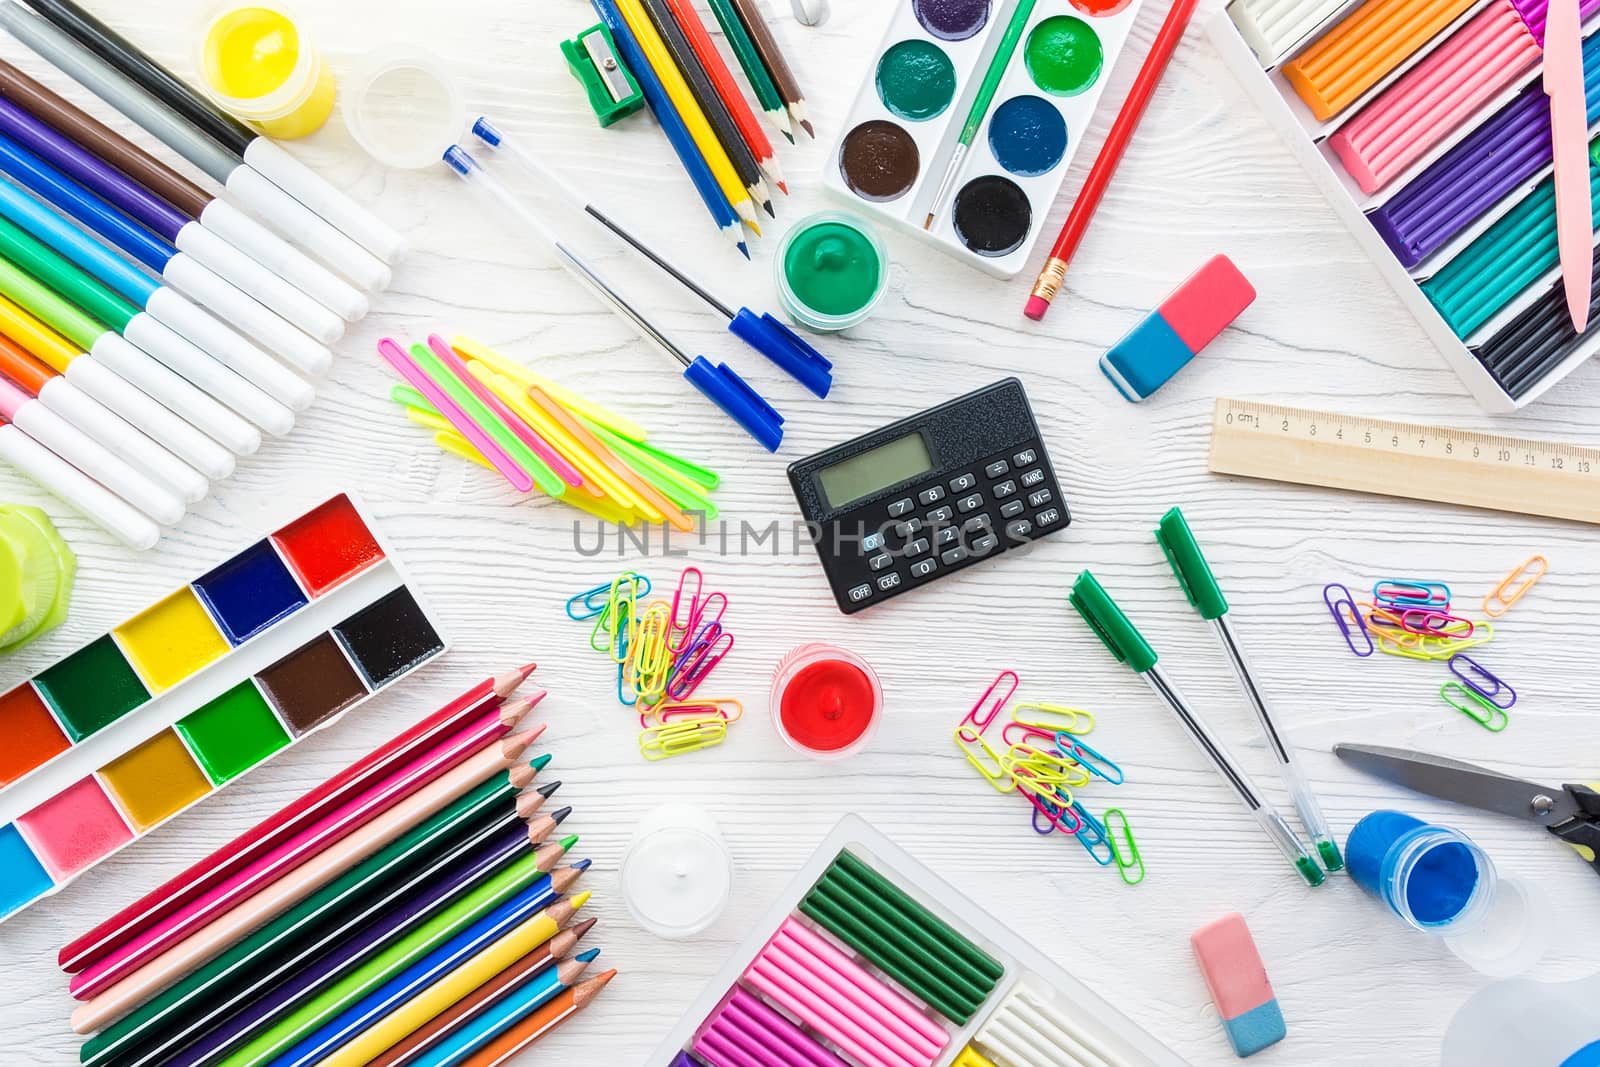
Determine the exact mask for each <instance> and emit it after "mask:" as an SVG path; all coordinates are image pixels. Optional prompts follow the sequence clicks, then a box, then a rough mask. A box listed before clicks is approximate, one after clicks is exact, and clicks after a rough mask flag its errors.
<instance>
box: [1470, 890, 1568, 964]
mask: <svg viewBox="0 0 1600 1067" xmlns="http://www.w3.org/2000/svg"><path fill="white" fill-rule="evenodd" d="M1549 903H1550V902H1549V901H1548V900H1546V899H1544V893H1543V891H1542V890H1540V889H1539V888H1538V887H1536V886H1535V885H1534V884H1533V883H1531V882H1527V881H1524V880H1522V879H1517V878H1505V877H1502V878H1500V879H1499V880H1498V881H1497V882H1496V884H1495V890H1494V898H1493V899H1492V900H1491V901H1490V902H1489V906H1488V907H1487V908H1486V909H1485V910H1484V913H1483V915H1482V916H1481V917H1479V918H1478V920H1477V921H1476V922H1474V923H1473V924H1472V925H1471V926H1470V927H1468V928H1467V929H1464V930H1461V931H1460V932H1455V931H1452V932H1451V933H1449V934H1446V935H1445V938H1444V943H1445V944H1446V945H1447V946H1448V947H1449V949H1450V951H1451V952H1453V953H1455V954H1456V956H1457V957H1458V958H1459V959H1460V960H1461V962H1463V963H1465V964H1466V965H1467V966H1469V967H1471V968H1472V969H1473V970H1475V971H1477V972H1479V973H1480V974H1486V975H1489V976H1490V977H1492V978H1511V977H1514V976H1516V975H1519V974H1523V973H1525V972H1527V971H1530V970H1532V969H1533V967H1534V965H1535V964H1537V963H1538V962H1539V960H1540V959H1541V958H1542V957H1543V956H1544V954H1545V950H1546V949H1548V948H1549V947H1550V939H1551V934H1552V932H1553V931H1552V928H1551V925H1550V918H1549V916H1550V907H1549Z"/></svg>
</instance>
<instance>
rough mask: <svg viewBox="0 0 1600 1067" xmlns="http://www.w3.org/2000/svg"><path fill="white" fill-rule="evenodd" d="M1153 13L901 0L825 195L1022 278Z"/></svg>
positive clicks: (1102, 5)
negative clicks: (1140, 27)
mask: <svg viewBox="0 0 1600 1067" xmlns="http://www.w3.org/2000/svg"><path fill="white" fill-rule="evenodd" d="M1142 2H1143V0H1069V2H1067V3H1048V4H1041V3H1036V2H1035V0H897V2H896V3H895V4H894V5H893V10H894V13H893V16H892V17H891V19H890V21H889V28H888V31H887V32H886V33H885V34H884V37H883V43H882V45H881V46H880V47H879V49H878V51H877V53H876V55H875V57H874V59H873V61H872V67H871V70H870V72H869V73H868V76H867V78H866V81H865V83H864V84H863V85H862V87H861V90H860V92H859V93H858V94H857V96H856V100H855V104H854V105H853V107H852V109H851V112H850V117H849V119H848V120H847V121H846V122H845V123H844V125H843V127H842V130H843V132H842V134H841V136H840V138H839V142H838V144H837V145H836V146H835V148H834V158H833V163H832V164H831V165H830V166H827V167H825V168H824V176H825V180H826V183H827V185H828V187H829V188H831V189H833V190H834V192H836V193H837V194H839V195H840V196H842V197H844V198H845V199H846V200H848V201H850V202H851V203H852V204H853V205H854V206H855V207H856V208H858V209H860V210H862V211H864V212H867V213H870V214H872V215H874V216H876V217H878V218H881V219H883V220H886V221H888V222H890V223H893V224H896V225H898V226H899V227H901V228H903V229H908V230H911V231H913V232H916V233H919V234H922V235H923V237H924V238H925V239H929V240H931V241H932V242H933V243H934V244H935V245H936V246H937V247H939V248H941V249H943V250H945V251H947V252H949V253H950V254H952V255H954V256H955V257H956V258H958V259H960V260H962V261H963V262H965V263H968V264H969V265H971V266H974V267H977V268H979V269H980V270H983V271H985V272H987V273H989V274H993V275H995V276H997V277H1001V278H1011V277H1014V276H1015V275H1016V274H1017V273H1018V272H1019V271H1020V270H1021V269H1022V268H1023V266H1024V265H1026V263H1027V261H1028V256H1029V255H1030V254H1031V253H1032V251H1033V246H1034V244H1035V242H1037V241H1038V239H1039V234H1040V232H1041V231H1042V230H1043V228H1044V225H1045V220H1046V217H1047V216H1048V215H1049V213H1050V209H1051V206H1052V205H1053V204H1054V202H1055V199H1056V194H1057V193H1058V192H1059V191H1060V189H1061V181H1062V179H1063V178H1064V177H1065V176H1066V173H1067V169H1068V168H1069V167H1070V166H1071V165H1072V158H1073V156H1074V155H1075V154H1076V152H1077V150H1078V146H1079V144H1080V143H1081V142H1082V140H1083V137H1084V134H1085V132H1086V131H1087V130H1088V128H1089V123H1090V120H1091V119H1092V118H1093V116H1094V111H1095V107H1096V106H1097V105H1098V103H1099V101H1100V95H1101V93H1102V92H1103V91H1104V89H1105V85H1106V81H1107V80H1108V79H1109V77H1110V74H1111V70H1112V67H1113V66H1114V64H1115V63H1116V60H1117V57H1118V56H1119V55H1120V54H1121V52H1122V51H1123V48H1124V46H1125V45H1126V43H1127V39H1128V31H1129V30H1130V29H1131V28H1132V26H1133V20H1134V19H1135V18H1136V17H1137V16H1138V13H1139V8H1140V6H1141V4H1142ZM952 163H954V166H952ZM930 215H931V216H932V217H931V220H930Z"/></svg>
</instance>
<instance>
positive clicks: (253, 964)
mask: <svg viewBox="0 0 1600 1067" xmlns="http://www.w3.org/2000/svg"><path fill="white" fill-rule="evenodd" d="M516 800H517V796H516V791H515V790H514V789H513V788H512V787H511V783H510V782H509V781H507V780H504V779H498V778H492V779H490V780H489V781H487V782H485V783H484V784H483V785H481V786H479V787H478V788H476V789H473V790H469V791H468V792H466V793H463V794H462V795H461V796H460V797H458V798H457V799H456V800H454V801H452V802H451V803H450V804H449V805H447V806H446V807H444V808H442V809H441V810H440V811H439V812H438V813H437V814H435V815H433V816H432V817H430V818H429V819H427V820H426V821H424V822H422V823H420V824H418V825H417V826H415V827H413V828H412V829H411V830H408V831H407V832H406V833H405V834H403V835H401V836H400V837H399V838H398V839H396V840H395V841H394V842H393V843H392V844H390V845H388V846H386V847H385V848H384V849H382V850H381V851H380V852H378V853H377V854H375V855H373V856H370V857H368V858H367V859H365V860H363V861H361V862H360V863H358V864H356V865H355V866H353V867H351V868H350V869H349V870H348V871H346V872H345V873H343V874H341V875H340V876H339V877H338V878H337V879H335V880H334V881H332V882H330V883H328V884H327V885H325V886H323V887H322V888H321V889H319V890H317V891H316V892H315V893H313V894H311V896H309V897H307V898H306V899H305V900H303V901H301V902H300V903H298V904H296V905H295V906H294V907H293V908H291V909H289V910H288V911H286V912H284V914H282V915H280V916H278V917H277V918H276V919H274V920H272V921H271V922H269V923H267V924H266V925H264V926H262V927H261V928H259V929H257V930H254V931H252V932H251V933H250V934H248V935H247V936H245V937H244V938H242V939H240V940H239V942H238V943H236V944H234V945H233V946H232V947H230V948H229V949H228V951H227V952H225V953H223V954H222V955H220V956H218V957H217V958H215V959H213V960H211V961H209V962H208V963H206V964H205V965H204V966H202V967H200V968H199V969H197V970H195V971H193V972H191V973H190V974H188V975H186V976H185V977H183V978H182V979H180V980H179V981H177V982H175V983H174V984H172V985H170V986H168V987H167V988H166V989H164V990H162V991H161V992H160V993H159V994H157V995H156V996H155V997H152V998H151V999H150V1000H147V1001H145V1002H144V1003H143V1004H141V1005H139V1007H138V1008H137V1009H135V1010H134V1011H133V1012H131V1013H129V1014H128V1015H126V1016H124V1017H123V1018H121V1019H118V1020H117V1021H116V1022H114V1023H112V1024H111V1025H110V1026H108V1027H106V1028H105V1029H104V1030H102V1031H100V1032H99V1033H98V1034H96V1035H95V1036H94V1037H92V1038H90V1039H89V1040H88V1041H86V1042H85V1043H84V1045H83V1048H82V1050H81V1052H80V1058H81V1059H82V1060H83V1061H84V1062H85V1063H90V1064H93V1063H98V1062H99V1061H100V1060H102V1059H104V1058H106V1057H108V1056H109V1055H110V1054H112V1053H113V1052H122V1051H124V1050H127V1049H130V1048H133V1047H135V1046H136V1047H137V1048H138V1051H139V1054H140V1056H143V1057H153V1056H156V1055H160V1054H162V1053H164V1052H165V1051H167V1049H169V1048H171V1047H172V1046H174V1045H177V1044H180V1043H183V1042H186V1041H187V1040H188V1039H190V1038H192V1037H194V1036H196V1035H197V1034H198V1033H199V1032H200V1031H201V1030H203V1029H209V1028H211V1027H212V1025H213V1023H215V1022H217V1021H218V1020H220V1019H223V1018H226V1017H228V1014H229V1013H230V1012H231V1011H232V1009H233V1008H235V1007H236V1006H238V1005H239V1004H240V1003H241V1002H243V1001H245V1000H247V999H248V1000H259V999H260V998H259V997H258V996H257V994H258V993H261V992H263V991H265V990H267V989H270V988H272V986H273V984H274V982H275V980H276V979H277V978H279V977H280V976H282V975H284V974H285V973H287V972H289V971H291V970H301V971H303V970H305V969H306V968H307V967H308V966H309V964H310V962H311V961H312V959H313V958H315V957H316V956H317V955H318V954H319V953H321V952H323V951H324V950H326V949H330V948H331V946H333V945H335V944H338V943H340V941H341V940H342V939H345V938H346V936H347V935H350V934H352V933H353V932H354V931H355V929H356V928H357V927H358V926H360V925H362V924H363V923H366V922H368V921H369V920H373V919H374V916H376V915H378V914H380V913H382V912H383V911H384V910H385V909H386V908H388V907H389V905H391V904H394V903H396V902H397V901H400V900H404V899H407V898H408V897H409V896H410V895H411V894H412V893H413V891H417V892H420V888H419V887H421V886H423V885H424V884H431V883H430V882H429V880H430V879H432V878H433V877H434V876H435V875H440V874H441V872H453V871H456V870H461V869H465V870H477V868H476V867H475V866H474V863H475V862H476V860H477V857H478V856H479V855H481V854H484V853H488V854H490V855H492V856H496V857H498V855H499V850H498V849H497V848H496V847H495V846H496V845H497V843H498V842H501V841H502V840H503V839H504V838H507V837H509V838H510V839H511V844H512V845H516V844H518V841H517V839H519V838H520V839H521V840H523V841H526V840H527V836H526V833H525V832H524V824H523V820H522V819H521V817H520V816H518V815H517V813H516ZM511 854H513V855H514V854H515V851H513V852H512V853H511ZM119 1062H120V1059H119Z"/></svg>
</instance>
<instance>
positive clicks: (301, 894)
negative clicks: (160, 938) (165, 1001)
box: [72, 747, 554, 1033]
mask: <svg viewBox="0 0 1600 1067" xmlns="http://www.w3.org/2000/svg"><path fill="white" fill-rule="evenodd" d="M547 760H548V756H541V757H540V758H539V762H541V763H543V762H546V761H547ZM508 762H510V761H509V760H507V759H505V758H504V757H502V756H501V755H500V753H499V751H498V750H497V749H495V748H494V747H490V748H487V749H484V750H483V751H481V752H479V753H477V754H476V755H474V756H473V757H472V758H471V759H469V760H467V761H466V762H465V763H462V764H460V765H459V766H457V767H455V768H452V769H451V770H450V771H448V772H446V773H445V774H444V775H443V776H441V777H439V778H437V779H435V780H434V781H432V782H429V783H428V784H427V785H426V786H424V787H422V789H420V790H418V791H417V792H415V793H413V794H411V795H410V796H408V797H406V798H405V799H404V800H402V801H400V802H399V803H398V804H396V805H394V807H392V808H390V809H389V810H388V811H386V812H384V813H383V814H382V815H380V816H378V818H376V819H374V820H373V821H372V822H370V823H367V824H366V825H365V826H363V827H361V829H359V830H357V831H356V832H355V833H352V834H350V835H349V836H347V837H345V838H343V839H341V840H340V841H338V842H336V843H334V844H333V845H332V846H330V847H329V848H327V849H324V850H323V851H322V852H319V853H317V854H316V855H315V856H313V857H312V858H311V859H309V860H307V861H306V862H305V863H303V864H302V865H301V866H300V867H298V868H296V869H295V870H294V872H293V875H292V876H290V877H285V878H280V879H279V880H277V881H276V882H272V883H270V884H268V885H267V886H265V887H264V888H262V889H261V890H259V891H258V892H256V893H255V894H254V895H252V896H249V897H246V898H245V899H244V900H242V901H240V902H239V903H237V904H235V905H234V906H233V907H232V908H231V909H229V910H227V911H225V912H223V913H221V914H220V915H218V916H217V917H216V918H214V919H212V920H211V921H210V922H209V923H207V924H205V925H204V926H201V927H200V928H199V929H197V930H195V931H194V932H192V933H190V934H188V935H187V936H186V937H183V938H182V939H181V940H178V941H175V942H171V943H166V942H163V943H162V945H163V947H162V949H161V951H159V952H158V953H156V954H154V955H141V956H140V959H142V960H143V961H144V962H142V963H140V964H139V965H138V966H137V967H135V968H134V969H132V970H123V971H118V972H116V975H117V976H116V977H115V979H114V980H113V981H112V982H111V984H109V985H105V986H97V987H96V988H97V989H99V990H100V991H99V992H98V993H96V995H95V996H94V998H93V999H92V1000H89V1001H87V1002H86V1003H84V1004H83V1005H81V1006H80V1007H79V1008H78V1009H77V1010H76V1011H74V1012H73V1013H72V1015H73V1027H74V1029H76V1030H77V1031H78V1032H79V1033H88V1032H91V1031H93V1030H97V1029H99V1028H100V1027H102V1026H104V1025H105V1024H106V1023H108V1022H110V1021H111V1020H113V1019H116V1018H120V1017H121V1016H123V1015H125V1014H127V1013H128V1012H129V1011H131V1010H133V1009H134V1008H135V1007H137V1006H138V1005H139V1004H140V1003H142V1002H143V1001H144V1000H145V999H147V998H148V997H150V996H152V995H153V994H155V993H156V992H158V991H160V990H161V989H164V988H166V987H167V986H169V985H171V984H172V983H173V982H175V981H177V980H178V979H180V978H182V977H183V976H184V975H186V974H189V973H190V972H192V971H194V970H195V969H196V968H198V967H199V966H201V965H202V964H204V963H205V962H206V961H207V960H210V959H213V958H215V957H216V956H217V955H219V954H221V953H222V952H225V951H227V949H228V947H229V946H230V945H232V944H233V943H234V942H235V941H237V940H238V939H239V938H240V937H242V936H243V935H244V934H246V933H248V932H249V931H251V930H253V929H255V928H256V927H258V926H260V925H261V924H262V923H265V922H268V921H269V920H271V919H273V918H275V917H276V916H278V915H281V914H282V913H283V912H284V911H286V910H288V909H289V908H291V907H293V906H294V905H295V904H296V903H298V902H299V901H301V900H303V899H304V898H305V897H307V896H309V895H310V894H311V893H313V892H315V891H316V890H317V889H319V888H320V887H322V886H323V885H326V884H327V883H328V882H331V881H332V880H333V879H334V878H336V877H338V876H339V875H340V874H341V873H343V871H344V870H345V869H346V868H347V867H349V866H351V865H352V864H354V863H358V862H360V861H361V860H362V859H365V858H366V857H367V856H370V855H372V854H373V853H375V852H377V851H378V850H379V849H381V848H383V846H385V845H387V844H388V843H389V842H391V841H393V840H394V839H395V838H397V837H399V836H400V835H401V834H403V833H404V832H405V831H406V830H409V829H410V828H411V827H413V826H415V825H417V824H418V823H420V822H422V821H423V820H425V819H426V818H427V817H428V816H430V815H432V814H433V813H434V812H436V811H438V810H439V809H441V808H443V807H444V806H445V805H446V804H448V803H449V802H450V801H451V800H453V799H455V798H456V797H457V796H459V795H460V794H461V793H463V792H466V791H467V790H469V789H472V788H474V787H475V786H477V785H479V784H481V783H482V782H485V781H487V780H489V779H490V778H494V777H499V776H501V775H504V776H506V778H507V779H508V780H509V781H510V782H511V784H512V785H513V786H517V784H518V779H517V778H516V777H515V776H513V775H512V774H511V772H510V771H508V770H506V768H505V765H506V763H508ZM542 818H544V817H541V819H542ZM553 828H554V827H553V825H551V826H549V827H546V828H544V829H545V832H547V833H548V831H549V830H550V829H553Z"/></svg>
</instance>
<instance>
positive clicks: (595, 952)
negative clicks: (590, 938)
mask: <svg viewBox="0 0 1600 1067" xmlns="http://www.w3.org/2000/svg"><path fill="white" fill-rule="evenodd" d="M572 958H573V959H575V960H577V961H578V962H579V963H593V962H594V961H595V960H597V959H599V958H600V950H599V949H597V948H591V949H586V950H584V951H583V952H580V953H578V954H577V955H576V956H574V957H572Z"/></svg>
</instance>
